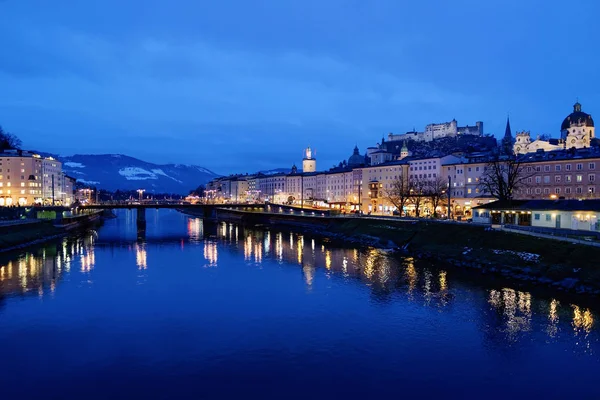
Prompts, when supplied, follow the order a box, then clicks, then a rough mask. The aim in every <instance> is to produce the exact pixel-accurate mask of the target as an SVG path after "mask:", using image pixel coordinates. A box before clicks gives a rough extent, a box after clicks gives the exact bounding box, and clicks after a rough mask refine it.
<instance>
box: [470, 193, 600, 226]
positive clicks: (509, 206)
mask: <svg viewBox="0 0 600 400" xmlns="http://www.w3.org/2000/svg"><path fill="white" fill-rule="evenodd" d="M599 217H600V200H512V201H510V202H509V201H495V202H493V203H489V204H485V205H482V206H479V207H475V208H474V209H473V222H478V223H484V224H498V225H516V226H525V227H527V226H529V227H534V228H542V229H544V228H545V229H550V230H552V229H571V230H580V231H581V230H583V231H593V232H600V223H599V221H598V218H599Z"/></svg>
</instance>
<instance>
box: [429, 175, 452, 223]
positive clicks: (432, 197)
mask: <svg viewBox="0 0 600 400" xmlns="http://www.w3.org/2000/svg"><path fill="white" fill-rule="evenodd" d="M447 189H448V183H447V182H446V181H445V180H444V179H443V178H442V177H441V176H438V177H437V178H433V179H432V180H429V181H427V182H426V186H425V196H426V197H427V199H428V200H429V202H430V203H431V207H432V208H433V218H437V217H438V214H437V207H438V206H439V205H440V203H441V202H442V199H443V197H444V194H445V193H446V190H447Z"/></svg>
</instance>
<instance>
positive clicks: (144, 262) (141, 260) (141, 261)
mask: <svg viewBox="0 0 600 400" xmlns="http://www.w3.org/2000/svg"><path fill="white" fill-rule="evenodd" d="M135 264H136V265H137V267H138V269H147V268H148V253H147V252H146V243H143V242H142V243H136V244H135Z"/></svg>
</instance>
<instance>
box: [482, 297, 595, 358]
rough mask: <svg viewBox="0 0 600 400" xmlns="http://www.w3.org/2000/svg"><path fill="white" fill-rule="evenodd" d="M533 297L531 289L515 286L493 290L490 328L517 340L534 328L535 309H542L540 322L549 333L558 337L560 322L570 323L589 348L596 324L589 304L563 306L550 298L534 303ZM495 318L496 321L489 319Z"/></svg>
mask: <svg viewBox="0 0 600 400" xmlns="http://www.w3.org/2000/svg"><path fill="white" fill-rule="evenodd" d="M532 301H533V300H532V297H531V294H530V293H528V292H522V291H516V290H514V289H508V288H505V289H502V290H490V292H489V298H488V303H489V304H490V305H491V307H492V308H491V310H492V311H493V312H494V313H495V316H496V317H495V318H491V319H488V324H489V327H488V328H489V329H488V332H500V333H501V334H502V335H503V337H502V341H508V342H512V343H514V342H517V341H519V340H520V339H522V338H523V337H525V336H526V335H527V334H528V332H530V331H532V330H533V328H532V324H533V323H534V317H535V316H534V313H533V309H537V310H539V312H538V318H539V322H538V323H539V324H541V325H544V324H545V325H546V328H545V332H546V334H547V335H548V336H549V337H550V338H552V339H555V338H557V337H558V336H560V334H561V328H560V322H561V321H563V328H566V327H567V324H569V323H570V325H571V326H572V331H571V332H572V334H573V336H574V337H575V338H576V343H575V344H576V345H580V346H583V348H584V351H589V350H590V346H591V340H590V338H589V335H590V333H591V331H592V327H593V325H594V315H593V314H592V312H591V311H590V309H588V308H585V309H584V308H581V307H579V306H577V305H570V306H566V305H565V306H563V305H561V303H560V302H559V301H558V300H556V299H552V300H550V301H544V300H538V304H537V305H536V306H535V307H534V306H533V305H532ZM490 321H494V322H493V323H489V322H490ZM562 332H563V334H568V333H569V329H563V330H562Z"/></svg>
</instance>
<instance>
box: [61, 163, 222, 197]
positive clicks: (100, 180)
mask: <svg viewBox="0 0 600 400" xmlns="http://www.w3.org/2000/svg"><path fill="white" fill-rule="evenodd" d="M59 159H60V160H61V161H62V162H63V170H64V171H65V172H66V173H67V174H68V175H69V176H72V177H74V178H77V181H78V182H81V183H84V184H88V185H93V186H97V187H99V188H102V189H107V190H117V189H121V190H135V189H145V190H146V191H147V192H148V193H177V194H187V193H189V191H190V190H192V189H195V188H197V187H198V186H199V185H201V184H204V183H206V182H208V181H210V180H211V179H213V178H215V177H217V176H218V175H217V174H215V173H214V172H212V171H211V170H209V169H206V168H204V167H201V166H198V165H184V164H164V165H161V164H153V163H149V162H146V161H142V160H138V159H137V158H133V157H129V156H126V155H122V154H76V155H74V156H68V157H59Z"/></svg>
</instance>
